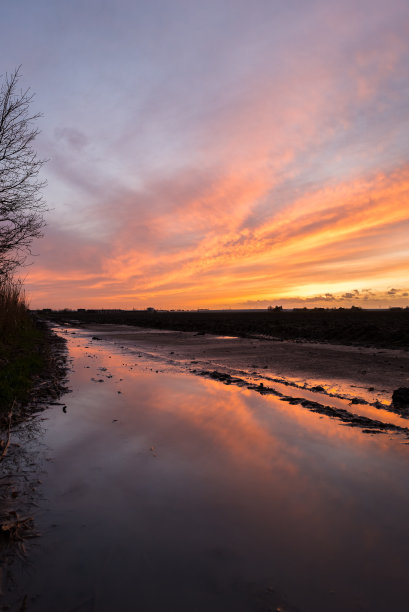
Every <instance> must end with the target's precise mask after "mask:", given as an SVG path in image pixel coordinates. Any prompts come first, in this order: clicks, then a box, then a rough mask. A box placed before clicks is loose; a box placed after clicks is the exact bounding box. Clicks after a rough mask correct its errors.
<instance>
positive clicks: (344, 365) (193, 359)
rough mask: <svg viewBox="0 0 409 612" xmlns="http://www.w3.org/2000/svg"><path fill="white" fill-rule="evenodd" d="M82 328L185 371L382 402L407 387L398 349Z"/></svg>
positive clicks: (407, 361)
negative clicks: (255, 378)
mask: <svg viewBox="0 0 409 612" xmlns="http://www.w3.org/2000/svg"><path fill="white" fill-rule="evenodd" d="M87 329H90V330H92V332H93V333H94V334H95V336H96V337H101V339H104V340H112V341H115V342H122V343H124V344H126V345H128V346H129V345H134V346H135V347H144V349H145V350H146V351H152V352H155V353H158V352H159V353H161V354H162V356H165V357H167V358H168V359H171V360H172V362H176V363H179V364H181V365H186V364H189V366H190V367H191V368H192V367H193V368H194V366H196V368H197V369H199V368H200V367H206V368H212V369H223V371H230V370H231V371H237V370H245V371H247V372H251V371H255V372H257V373H260V372H265V371H266V370H267V371H268V372H269V373H270V374H273V375H277V376H280V377H283V378H286V379H302V380H306V381H310V382H311V384H314V383H317V382H319V381H321V380H326V381H330V382H331V383H334V384H335V385H338V386H339V388H345V387H347V388H348V389H349V390H351V389H353V388H355V387H357V388H360V389H363V390H364V389H366V390H369V392H370V393H380V394H382V395H383V396H384V397H385V399H387V397H388V396H391V395H392V392H393V391H394V390H395V389H396V388H398V387H402V386H409V352H408V351H405V350H403V349H387V348H368V347H358V346H345V345H336V344H328V343H314V342H301V341H291V340H282V341H280V340H273V339H270V338H240V337H229V336H217V335H213V334H203V333H195V332H186V331H163V330H157V329H146V328H138V327H133V326H127V325H110V324H102V325H95V324H94V325H87Z"/></svg>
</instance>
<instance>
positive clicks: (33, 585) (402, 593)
mask: <svg viewBox="0 0 409 612" xmlns="http://www.w3.org/2000/svg"><path fill="white" fill-rule="evenodd" d="M56 331H57V333H58V334H60V335H61V336H63V337H65V338H66V339H67V350H68V356H69V360H70V363H71V371H70V374H69V387H70V388H71V392H70V393H68V394H66V395H64V396H63V397H62V398H61V404H60V405H55V406H52V407H50V408H49V409H48V410H46V411H45V412H43V413H41V414H39V415H38V416H37V428H36V433H35V435H34V436H32V439H31V441H30V446H29V447H28V448H27V453H31V455H30V457H28V458H27V459H26V464H27V465H30V478H31V480H35V481H36V483H38V484H36V487H37V488H36V491H37V493H36V494H35V496H33V505H34V504H35V507H34V509H33V511H32V513H33V516H34V522H35V527H36V529H37V530H38V532H39V533H41V536H40V537H38V538H36V539H34V540H31V541H30V544H29V545H28V546H27V557H26V558H25V559H23V560H19V559H18V558H16V559H15V560H14V562H13V564H12V566H11V567H10V577H9V580H8V581H7V583H5V585H4V588H3V590H4V602H5V603H4V605H9V606H12V608H11V609H20V608H21V606H22V605H25V606H26V609H27V610H28V611H31V610H32V611H36V612H37V611H42V612H44V611H58V612H59V611H61V612H69V611H72V612H73V611H74V610H78V611H87V610H97V611H102V612H109V611H114V610H115V611H117V610H118V611H122V610H123V611H127V610H141V611H152V612H153V611H155V612H156V611H162V610H165V609H166V610H186V611H187V610H189V611H191V610H195V611H210V610H212V611H213V610H216V611H230V610H231V611H253V610H254V611H267V610H274V611H277V610H281V611H282V612H285V611H288V612H295V611H298V612H303V611H304V612H309V611H319V612H320V611H322V612H328V611H333V612H338V611H341V610H342V611H343V610H345V609H348V610H351V611H357V612H358V611H359V612H361V611H371V612H373V611H375V612H376V611H378V610H379V611H381V610H382V611H384V610H394V611H397V612H399V611H400V610H402V611H404V610H407V602H408V600H409V585H408V583H407V579H406V578H407V570H408V567H409V525H408V522H407V515H408V512H409V486H408V485H409V445H408V442H409V438H408V434H409V431H408V428H409V421H408V419H406V418H404V417H403V416H402V415H397V414H394V413H392V412H390V410H389V402H390V390H391V385H392V384H394V381H392V382H389V387H388V386H387V383H388V377H387V375H385V376H384V379H382V378H381V379H380V378H379V376H377V375H376V373H372V374H371V371H370V367H369V365H368V366H365V372H366V373H365V374H362V372H361V370H360V371H359V372H358V370H351V371H350V374H351V375H350V376H348V370H347V369H345V370H344V369H342V364H341V365H340V360H339V359H338V370H337V371H336V372H335V373H334V374H333V375H332V374H331V373H330V371H329V370H325V369H321V370H320V369H319V368H318V369H317V368H316V369H315V370H313V369H311V367H310V369H308V368H307V365H306V367H305V368H304V369H301V368H299V367H298V366H297V367H296V365H294V368H293V370H292V371H291V360H290V359H289V361H288V363H287V362H286V361H285V359H284V349H283V348H281V349H280V350H281V351H282V359H281V361H280V360H278V361H276V363H275V362H274V359H273V357H272V356H271V359H270V360H269V358H268V355H266V352H265V351H264V354H261V353H260V350H259V349H257V348H256V345H255V344H254V343H255V342H259V343H260V344H262V343H263V341H262V340H258V341H255V340H252V339H238V338H231V337H218V336H210V335H209V336H205V337H203V336H194V334H193V333H190V334H189V335H188V336H183V335H180V334H183V332H169V333H168V334H167V333H165V332H154V331H149V330H143V332H141V331H140V330H132V331H129V329H125V328H124V327H122V326H97V327H93V328H82V327H75V326H72V325H71V326H70V325H66V326H59V327H58V328H56ZM159 334H161V335H159ZM188 340H189V341H188ZM239 343H242V344H241V345H240V344H239ZM276 345H277V347H278V346H281V347H284V345H285V343H276ZM274 346H275V345H274ZM246 347H247V348H246ZM272 347H273V344H271V345H270V348H272ZM290 348H291V347H290ZM293 348H294V352H293V363H294V364H296V362H297V358H296V356H295V355H296V351H297V350H299V351H300V350H301V349H302V347H301V346H300V345H297V344H294V346H293ZM277 350H278V348H277ZM305 350H307V349H305ZM308 350H314V347H313V346H312V345H311V346H310V347H309V349H308ZM317 350H324V349H317ZM325 350H326V351H330V350H331V347H328V346H327V347H326V349H325ZM342 350H344V349H342ZM345 350H346V349H345ZM351 350H352V349H351ZM370 350H372V349H362V350H361V351H359V349H356V352H357V353H358V354H359V359H360V360H361V361H360V363H361V365H362V356H361V354H362V351H363V352H364V354H365V351H370ZM354 351H355V349H353V350H352V353H353V356H352V357H351V359H355V357H354V355H355V353H354ZM273 352H274V351H272V353H273ZM287 352H288V351H287ZM352 353H351V354H352ZM337 354H338V353H337ZM348 354H349V353H348ZM373 354H374V352H373V353H368V357H364V358H363V359H364V360H365V359H366V361H367V362H368V364H370V363H375V364H376V363H377V359H378V360H382V359H384V360H389V361H390V360H392V362H393V359H395V358H396V359H398V360H399V357H398V352H396V354H395V353H394V352H393V351H390V353H388V352H386V353H385V352H380V354H378V353H377V354H378V357H374V356H373ZM305 355H307V353H305ZM385 355H386V357H385ZM357 358H358V357H357ZM310 359H311V360H312V357H311V356H310ZM402 359H404V355H403V356H402ZM327 360H328V354H327V353H326V356H325V358H324V359H323V362H327ZM280 363H281V364H282V367H281V369H280V367H279V364H280ZM297 363H298V362H297ZM380 363H381V361H380ZM397 363H398V362H397ZM399 363H402V361H399ZM335 364H336V362H335ZM328 367H329V366H328ZM332 367H334V368H335V367H336V365H333V366H332ZM373 367H375V366H373ZM379 367H380V366H379ZM361 369H362V367H361ZM380 369H382V368H381V367H380ZM392 369H393V370H394V371H395V370H396V376H397V377H400V378H399V380H405V375H406V372H405V370H403V369H401V368H400V367H394V366H392ZM337 372H338V375H336V374H337ZM386 374H387V373H386ZM365 377H366V378H365ZM368 378H369V382H368ZM269 390H271V392H270V391H269ZM320 406H322V407H324V408H328V409H331V410H321V409H320V408H319V407H320ZM348 414H349V415H352V416H353V418H352V419H349V420H348ZM382 424H383V425H385V427H383V426H382ZM389 426H390V427H389ZM7 589H9V590H7ZM5 609H6V608H5Z"/></svg>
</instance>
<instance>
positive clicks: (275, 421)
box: [70, 344, 407, 474]
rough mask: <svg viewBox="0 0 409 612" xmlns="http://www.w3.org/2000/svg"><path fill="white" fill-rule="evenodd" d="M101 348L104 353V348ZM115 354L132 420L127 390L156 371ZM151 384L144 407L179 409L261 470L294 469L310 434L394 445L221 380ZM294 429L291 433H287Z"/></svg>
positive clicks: (79, 351) (337, 441)
mask: <svg viewBox="0 0 409 612" xmlns="http://www.w3.org/2000/svg"><path fill="white" fill-rule="evenodd" d="M83 351H84V349H83V348H81V347H75V346H74V345H73V344H72V345H71V346H70V352H72V354H73V355H74V356H75V357H81V356H82V355H83V354H84V353H83ZM92 352H93V353H94V352H96V353H97V354H98V349H95V348H93V351H92ZM101 353H102V355H104V351H103V350H101ZM110 355H111V358H110V359H109V362H108V365H109V370H110V372H111V373H112V374H113V375H114V380H119V379H120V378H122V379H124V382H122V383H121V389H123V390H124V394H123V395H122V396H121V402H123V401H125V402H127V404H126V406H125V407H121V411H122V413H123V412H124V411H129V412H130V415H129V418H130V419H132V418H133V417H132V413H133V412H134V410H135V403H134V393H133V392H130V393H129V394H127V392H126V390H127V385H128V384H129V385H130V391H131V389H134V385H135V382H137V380H138V379H140V380H142V381H143V380H144V379H148V381H151V376H152V375H151V374H150V373H146V372H145V371H144V370H143V369H142V368H140V367H139V365H140V362H139V360H135V356H134V355H132V354H126V353H125V354H120V355H116V354H115V353H113V352H111V353H110ZM90 361H91V360H90ZM135 361H136V363H135ZM124 362H125V363H128V364H134V369H133V370H129V369H128V368H126V367H124V365H123V364H124ZM142 363H143V362H142ZM138 364H139V365H138ZM88 372H89V370H85V371H82V372H81V370H80V369H79V374H78V375H79V376H82V377H83V380H84V381H86V382H88V380H89V378H88V377H89V374H88ZM127 380H128V381H129V383H127V382H126V381H127ZM147 388H148V390H149V395H144V397H143V402H147V403H148V405H146V406H145V405H144V406H142V409H143V410H155V411H158V412H164V413H166V412H170V413H173V412H176V413H177V414H178V415H180V416H181V418H182V419H183V421H184V422H188V423H190V425H191V426H192V427H194V428H195V429H197V430H200V431H201V432H202V434H203V435H205V436H206V437H208V438H211V439H212V440H213V441H214V444H215V445H221V446H222V447H223V449H224V452H227V453H228V455H229V459H230V460H232V461H234V462H236V463H238V464H251V465H252V466H253V467H254V466H256V467H257V468H260V469H270V468H271V465H272V464H274V465H280V469H281V470H285V471H287V472H288V473H292V474H294V473H295V472H296V471H298V466H299V463H300V462H302V460H303V456H304V455H305V453H306V452H307V451H305V449H304V448H303V444H302V439H303V438H304V437H305V436H306V435H307V436H309V437H311V438H312V439H314V438H316V440H317V443H318V444H321V443H323V440H331V444H333V445H340V446H344V445H345V444H353V445H354V448H357V447H362V449H365V448H366V447H367V446H368V445H369V446H372V447H373V446H375V447H376V448H378V449H379V450H384V451H388V450H390V441H389V440H388V437H387V436H386V435H379V436H376V437H375V436H369V435H365V434H362V432H361V429H360V428H351V427H347V426H345V425H343V424H341V423H340V422H339V421H337V420H336V419H333V418H330V417H326V416H321V415H318V414H315V413H312V412H309V411H308V410H307V409H306V408H303V407H302V406H299V405H289V404H288V403H286V402H282V401H280V400H279V399H278V398H276V397H273V396H260V395H258V394H257V393H255V392H254V391H250V390H247V389H241V388H237V387H234V386H229V387H226V386H224V385H222V384H220V383H219V382H216V381H212V380H207V379H202V378H196V377H191V376H187V375H183V376H181V375H177V376H175V377H173V378H170V379H168V380H167V381H166V385H160V384H159V385H153V384H149V385H148V386H147ZM128 398H129V399H128ZM372 416H373V415H372ZM393 420H394V419H393V418H392V419H390V421H391V422H393ZM289 431H291V435H288V432H289ZM183 435H184V434H183ZM298 438H300V444H299V445H298V444H297V439H298ZM397 446H398V448H397V449H395V450H397V452H402V453H403V454H405V456H406V455H407V449H406V447H403V445H397ZM306 460H308V458H307V457H306Z"/></svg>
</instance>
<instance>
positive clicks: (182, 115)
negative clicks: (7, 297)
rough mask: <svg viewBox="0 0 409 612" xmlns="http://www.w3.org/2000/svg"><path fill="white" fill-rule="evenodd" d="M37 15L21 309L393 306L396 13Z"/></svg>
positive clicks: (400, 216) (45, 9)
mask: <svg viewBox="0 0 409 612" xmlns="http://www.w3.org/2000/svg"><path fill="white" fill-rule="evenodd" d="M25 4H27V3H25V2H23V3H22V5H25ZM28 7H29V5H28V4H27V10H29V8H28ZM38 10H39V13H38V17H36V18H35V19H38V20H39V21H38V22H37V24H38V30H33V29H32V28H31V29H30V28H29V25H31V24H29V21H28V17H27V16H22V14H21V12H19V9H16V8H14V9H12V10H11V11H10V13H9V15H8V19H9V21H10V23H9V24H8V25H9V27H12V25H13V19H15V20H17V19H18V18H20V19H22V23H21V28H22V33H21V37H22V38H21V40H20V42H19V41H17V42H19V44H20V47H21V49H22V54H23V56H24V52H25V49H26V53H27V72H28V73H27V75H26V78H27V79H28V80H29V82H30V83H31V84H32V85H33V86H34V88H35V89H36V90H37V91H39V92H40V95H39V99H38V101H37V102H38V104H39V105H40V106H41V104H43V106H44V107H43V108H41V110H42V111H43V112H44V114H45V116H46V122H44V125H43V126H42V127H43V133H42V136H41V140H40V141H39V146H40V149H41V153H42V154H44V155H45V156H46V157H47V156H48V157H50V158H51V162H50V163H49V165H48V168H47V174H48V176H47V178H48V182H49V188H48V193H47V197H48V200H49V201H50V205H51V206H52V207H54V211H53V213H52V215H51V216H50V226H49V229H48V232H47V234H46V237H45V238H44V240H43V241H42V242H41V243H39V244H38V245H36V250H37V251H38V252H39V253H40V255H39V256H38V257H37V258H36V261H35V265H34V266H33V267H32V268H30V270H29V273H28V289H29V293H30V295H31V302H32V305H33V306H53V307H58V306H62V307H63V306H68V307H83V306H89V307H92V306H97V305H98V306H100V307H102V306H103V305H107V306H112V307H113V306H115V307H137V308H138V307H146V306H148V305H155V306H158V307H169V308H174V307H185V308H189V307H192V308H195V307H200V306H207V307H222V306H223V307H225V306H237V307H239V306H242V307H245V306H246V305H248V304H253V303H257V304H268V303H270V302H271V301H273V302H279V301H280V300H283V301H284V302H285V303H290V302H291V303H293V305H296V304H298V303H300V304H301V303H304V302H306V303H326V304H331V303H332V302H342V301H348V300H350V301H351V300H352V301H353V300H355V301H365V303H368V304H373V305H380V304H382V305H387V304H389V303H390V304H402V305H404V304H405V303H407V296H406V295H405V293H406V292H407V291H406V289H407V287H408V284H409V283H408V272H409V249H408V247H407V246H406V242H407V235H408V229H409V166H408V165H407V153H408V150H407V142H408V140H409V122H408V117H407V101H408V98H409V86H408V84H407V78H406V75H407V72H408V68H409V48H408V47H409V46H408V43H407V41H408V40H409V36H408V34H409V32H408V28H407V25H406V24H407V23H409V7H408V6H407V3H406V2H403V1H400V0H393V1H392V2H391V3H388V10H387V11H386V10H385V8H384V3H383V2H380V1H378V0H375V1H371V2H369V0H368V1H366V0H364V2H362V3H359V6H358V5H357V4H356V3H354V2H352V1H350V0H348V1H347V2H344V3H342V5H341V4H336V3H332V2H324V1H323V0H315V1H314V2H313V3H310V5H309V6H308V7H307V6H306V5H305V3H301V2H295V3H292V4H291V6H290V5H285V6H284V5H283V6H280V5H278V4H277V3H259V4H257V6H256V7H250V5H249V4H248V3H246V2H241V1H238V2H236V3H234V10H233V6H232V5H231V4H230V3H223V5H220V3H218V2H213V1H211V2H209V3H206V6H200V7H199V5H197V4H196V3H187V2H184V1H178V2H176V3H169V2H166V1H155V2H152V3H149V6H148V4H147V3H145V2H133V3H131V2H130V1H129V2H128V1H126V0H122V2H120V10H119V8H118V9H117V10H114V9H113V8H112V7H108V6H107V7H105V8H104V10H101V11H99V12H98V15H97V17H95V15H94V14H93V13H92V3H90V5H89V6H88V5H87V7H85V6H84V5H83V4H82V3H79V2H76V1H74V2H73V3H70V6H68V5H67V6H64V7H62V6H61V7H60V6H55V4H54V3H51V2H47V0H42V1H41V2H40V3H39V9H38ZM20 11H21V9H20ZM76 11H77V12H76ZM30 14H31V13H30ZM41 15H43V16H44V15H47V18H46V19H42V18H41ZM31 18H33V16H32V17H31ZM61 20H64V22H65V23H66V29H65V31H64V32H65V33H64V34H63V35H62V37H61V40H59V41H57V40H56V37H55V25H56V23H58V22H59V21H61ZM79 22H81V25H80V26H78V24H79ZM23 33H24V35H25V38H24V37H23ZM40 40H41V41H44V42H42V43H41V44H40ZM3 44H4V50H5V54H4V58H5V61H6V60H9V61H13V60H10V57H9V56H8V54H7V40H5V41H4V43H3ZM42 45H43V46H42ZM47 45H48V46H49V45H51V47H52V51H53V61H50V58H49V50H48V48H47ZM30 48H36V49H37V51H36V55H35V57H30V56H29V49H30ZM68 49H70V54H68V55H67V50H68ZM47 53H48V55H47ZM22 59H23V60H24V57H23V58H22ZM368 287H371V288H372V289H371V291H370V292H366V293H365V289H366V288H368ZM397 288H399V291H398V290H397ZM401 288H403V289H401ZM395 289H396V291H395ZM356 291H358V293H356Z"/></svg>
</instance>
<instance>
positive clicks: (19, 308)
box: [0, 277, 31, 343]
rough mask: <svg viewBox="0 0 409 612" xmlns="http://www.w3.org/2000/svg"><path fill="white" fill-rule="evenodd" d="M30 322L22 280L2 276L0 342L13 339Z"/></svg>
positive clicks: (0, 289)
mask: <svg viewBox="0 0 409 612" xmlns="http://www.w3.org/2000/svg"><path fill="white" fill-rule="evenodd" d="M30 323H31V321H30V316H29V313H28V307H27V303H26V298H25V293H24V289H23V286H22V283H21V281H20V280H16V279H13V278H10V277H5V278H4V277H3V278H1V277H0V342H3V343H8V342H10V341H13V339H14V338H15V337H16V334H19V333H20V332H21V330H22V328H25V327H27V325H30Z"/></svg>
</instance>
